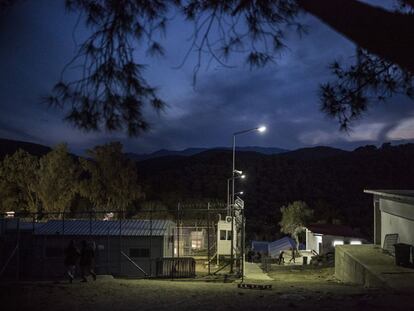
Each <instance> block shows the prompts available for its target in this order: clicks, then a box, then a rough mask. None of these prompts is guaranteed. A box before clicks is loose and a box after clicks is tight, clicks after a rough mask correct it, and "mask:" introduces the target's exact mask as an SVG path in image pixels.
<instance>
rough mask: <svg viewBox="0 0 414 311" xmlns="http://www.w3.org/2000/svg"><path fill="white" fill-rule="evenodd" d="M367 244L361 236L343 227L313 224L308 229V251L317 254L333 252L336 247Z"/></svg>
mask: <svg viewBox="0 0 414 311" xmlns="http://www.w3.org/2000/svg"><path fill="white" fill-rule="evenodd" d="M365 242H366V240H365V239H364V238H362V237H361V235H360V234H358V233H357V232H355V231H354V230H353V229H352V228H350V227H347V226H343V225H333V224H312V225H309V226H308V227H307V228H306V249H307V250H309V251H312V252H314V253H317V254H326V253H328V252H333V251H334V250H335V246H336V245H343V244H351V245H352V244H354V245H356V244H363V243H365Z"/></svg>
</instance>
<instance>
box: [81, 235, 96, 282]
mask: <svg viewBox="0 0 414 311" xmlns="http://www.w3.org/2000/svg"><path fill="white" fill-rule="evenodd" d="M79 265H80V268H81V276H82V281H81V282H87V281H88V279H87V278H86V277H87V276H88V275H89V274H91V275H92V277H93V280H94V281H96V273H95V270H94V265H95V250H94V248H93V247H92V245H90V244H88V243H87V242H86V241H85V240H83V241H82V248H81V253H80V262H79Z"/></svg>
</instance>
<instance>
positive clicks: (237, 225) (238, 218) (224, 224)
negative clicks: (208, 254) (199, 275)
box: [217, 197, 244, 265]
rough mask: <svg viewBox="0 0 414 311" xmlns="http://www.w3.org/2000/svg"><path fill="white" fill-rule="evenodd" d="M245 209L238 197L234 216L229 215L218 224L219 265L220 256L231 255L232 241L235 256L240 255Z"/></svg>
mask: <svg viewBox="0 0 414 311" xmlns="http://www.w3.org/2000/svg"><path fill="white" fill-rule="evenodd" d="M243 208H244V202H243V200H242V199H240V198H239V197H237V198H236V200H235V202H234V211H233V213H232V214H233V216H231V215H227V216H226V217H224V219H220V220H219V221H218V223H217V265H218V264H219V260H220V256H230V255H231V247H232V241H233V255H234V256H235V257H236V256H238V254H240V250H241V231H242V210H243ZM229 214H231V213H230V212H229Z"/></svg>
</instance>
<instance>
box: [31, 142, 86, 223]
mask: <svg viewBox="0 0 414 311" xmlns="http://www.w3.org/2000/svg"><path fill="white" fill-rule="evenodd" d="M79 173H80V172H79V169H78V166H77V165H76V163H75V161H74V159H73V158H72V157H71V156H70V155H69V154H68V152H67V146H66V145H65V144H60V145H57V146H56V147H55V148H54V149H53V150H52V151H51V152H49V153H47V154H46V155H44V156H43V157H42V158H41V159H40V161H39V170H38V172H37V175H38V184H37V186H36V190H37V193H38V195H39V198H40V200H41V202H42V212H46V213H62V212H65V211H67V209H68V208H69V207H70V203H71V201H72V199H73V198H74V196H75V194H76V193H77V191H78V182H79ZM59 217H60V215H59V214H56V218H59Z"/></svg>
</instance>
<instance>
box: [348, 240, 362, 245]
mask: <svg viewBox="0 0 414 311" xmlns="http://www.w3.org/2000/svg"><path fill="white" fill-rule="evenodd" d="M349 244H351V245H361V244H362V242H361V241H357V240H355V241H351V243H349Z"/></svg>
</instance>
